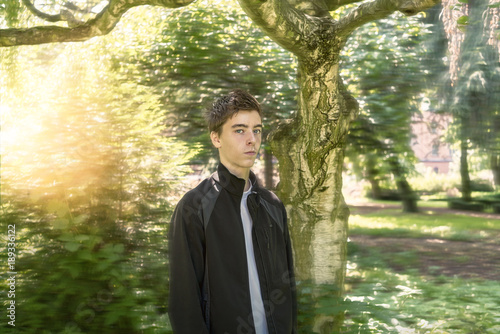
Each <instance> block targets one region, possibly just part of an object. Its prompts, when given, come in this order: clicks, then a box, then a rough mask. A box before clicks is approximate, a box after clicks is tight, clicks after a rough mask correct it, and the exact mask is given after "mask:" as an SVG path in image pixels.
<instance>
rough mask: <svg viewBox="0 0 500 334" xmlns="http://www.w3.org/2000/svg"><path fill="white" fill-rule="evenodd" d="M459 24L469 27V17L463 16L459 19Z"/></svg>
mask: <svg viewBox="0 0 500 334" xmlns="http://www.w3.org/2000/svg"><path fill="white" fill-rule="evenodd" d="M457 23H458V24H461V25H467V24H469V17H468V16H467V15H463V16H461V17H459V18H458V20H457Z"/></svg>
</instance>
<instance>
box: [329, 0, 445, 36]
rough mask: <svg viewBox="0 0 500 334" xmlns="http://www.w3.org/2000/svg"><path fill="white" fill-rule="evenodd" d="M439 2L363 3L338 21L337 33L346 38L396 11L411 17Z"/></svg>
mask: <svg viewBox="0 0 500 334" xmlns="http://www.w3.org/2000/svg"><path fill="white" fill-rule="evenodd" d="M439 2H440V0H375V1H372V2H368V3H363V4H361V5H359V7H357V8H356V9H354V10H352V11H351V12H350V13H349V14H348V15H346V16H344V17H343V18H342V19H341V20H340V21H339V24H338V29H339V30H338V32H339V34H341V35H342V36H348V35H350V34H351V33H352V32H353V31H354V30H355V29H356V28H358V27H360V26H362V25H364V24H366V23H368V22H371V21H375V20H379V19H382V18H384V17H387V16H389V15H390V14H392V13H394V12H396V11H399V12H401V13H403V14H404V15H406V16H411V15H415V14H418V13H420V12H421V11H424V10H426V9H428V8H431V7H433V6H435V5H436V4H437V3H439Z"/></svg>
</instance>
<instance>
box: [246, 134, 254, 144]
mask: <svg viewBox="0 0 500 334" xmlns="http://www.w3.org/2000/svg"><path fill="white" fill-rule="evenodd" d="M254 143H255V133H253V132H250V136H249V137H248V139H247V144H248V145H252V144H254Z"/></svg>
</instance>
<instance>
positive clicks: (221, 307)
mask: <svg viewBox="0 0 500 334" xmlns="http://www.w3.org/2000/svg"><path fill="white" fill-rule="evenodd" d="M250 180H251V181H252V184H253V188H252V193H251V194H250V195H249V196H248V202H247V204H248V210H249V212H250V215H251V217H252V221H253V228H252V238H253V246H254V253H255V262H256V264H257V271H258V275H259V281H260V288H261V294H262V299H263V302H264V308H265V310H266V319H267V326H268V329H269V334H291V333H296V332H297V329H296V322H297V306H296V305H297V304H296V295H295V280H294V274H293V262H292V251H291V245H290V237H289V234H288V226H287V218H286V211H285V208H284V206H283V204H282V203H281V201H280V200H279V199H278V197H276V195H274V194H273V193H272V192H270V191H268V190H266V189H264V188H261V187H260V186H259V185H258V183H257V180H256V178H255V175H254V174H253V173H251V175H250ZM244 187H245V181H244V180H242V179H239V178H237V177H236V176H234V175H232V174H231V173H230V172H229V171H228V170H227V169H226V168H225V167H224V166H223V165H222V164H221V165H219V168H218V171H217V172H216V173H214V174H213V175H212V176H211V177H209V178H207V179H206V180H204V181H202V182H201V183H200V184H199V185H198V186H197V187H196V188H194V189H193V190H191V191H189V192H188V193H186V194H185V195H184V197H183V198H182V199H181V200H180V201H179V203H178V204H177V207H176V209H175V212H174V215H173V217H172V222H171V226H170V293H169V315H170V320H171V323H172V327H173V329H174V333H175V334H182V333H185V334H202V333H213V334H239V333H254V331H255V329H254V325H253V318H252V308H251V301H250V290H249V281H248V269H247V257H246V250H245V239H244V234H243V226H242V222H241V214H240V202H241V198H242V196H243V190H244Z"/></svg>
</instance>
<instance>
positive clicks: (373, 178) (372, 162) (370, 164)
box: [366, 154, 382, 199]
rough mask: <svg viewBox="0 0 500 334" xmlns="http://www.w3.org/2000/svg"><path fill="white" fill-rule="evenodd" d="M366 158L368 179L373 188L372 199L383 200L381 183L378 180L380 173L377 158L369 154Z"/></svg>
mask: <svg viewBox="0 0 500 334" xmlns="http://www.w3.org/2000/svg"><path fill="white" fill-rule="evenodd" d="M366 157H367V160H366V178H367V179H368V182H370V185H371V187H372V198H373V199H381V198H382V190H381V189H380V182H379V180H378V176H379V174H380V172H379V170H378V168H377V164H376V158H375V157H374V156H373V155H372V154H367V155H366Z"/></svg>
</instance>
